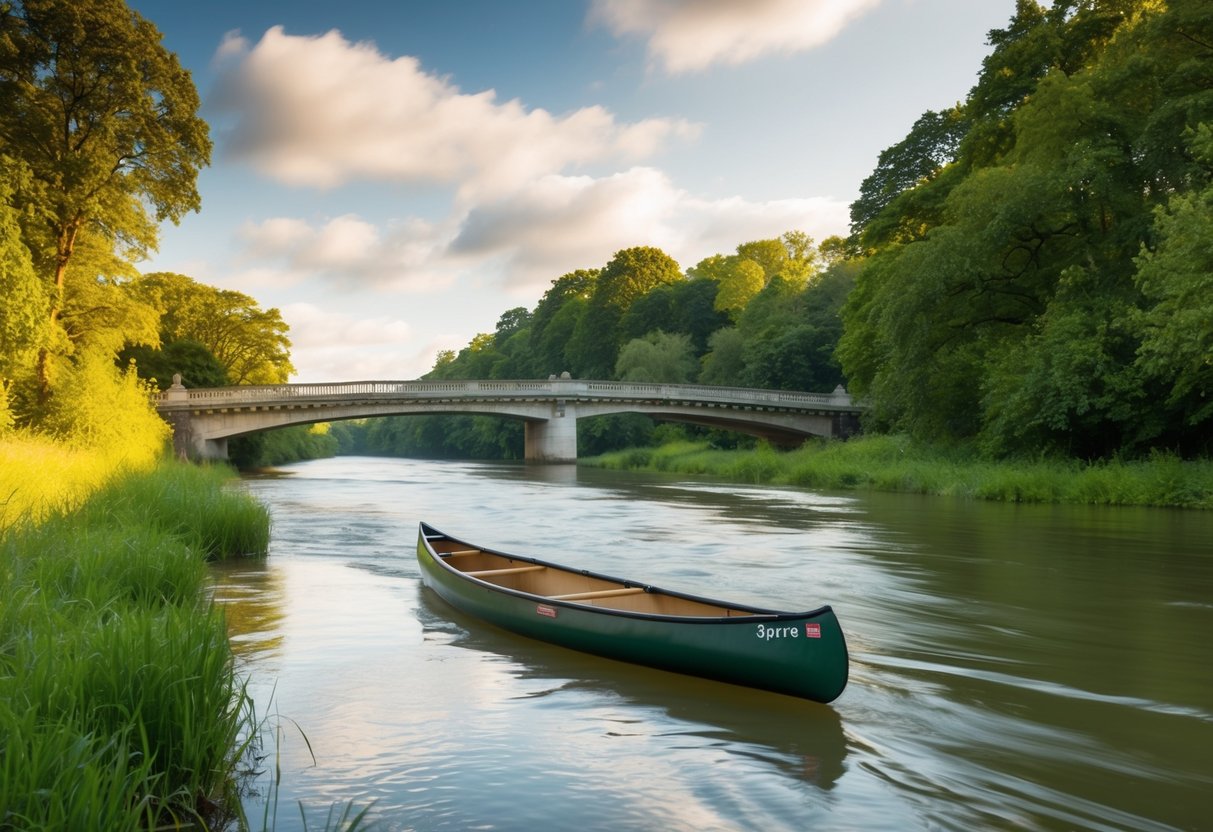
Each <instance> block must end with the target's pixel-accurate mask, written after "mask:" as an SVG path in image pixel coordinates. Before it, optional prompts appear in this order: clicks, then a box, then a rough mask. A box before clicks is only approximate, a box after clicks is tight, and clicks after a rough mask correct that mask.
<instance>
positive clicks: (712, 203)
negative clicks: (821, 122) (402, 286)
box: [448, 167, 848, 294]
mask: <svg viewBox="0 0 1213 832" xmlns="http://www.w3.org/2000/svg"><path fill="white" fill-rule="evenodd" d="M847 216H848V207H847V204H846V203H845V202H841V201H838V200H833V199H827V198H809V199H782V200H769V201H752V200H746V199H742V198H741V197H730V198H727V199H715V200H714V199H704V198H702V197H696V196H694V195H692V194H689V193H687V192H686V191H684V190H682V189H680V188H677V187H675V186H674V184H673V183H672V182H671V181H670V180H669V178H668V177H667V176H666V175H665V174H663V173H661V172H660V171H657V170H653V169H651V168H643V167H641V168H633V169H631V170H629V171H626V172H623V173H619V174H616V175H614V176H609V177H604V178H599V179H595V178H591V177H567V176H548V177H544V178H543V179H541V180H538V181H537V182H535V183H534V184H533V185H532V186H531V187H528V188H526V189H524V190H522V191H520V192H518V193H516V194H514V195H513V196H512V197H511V198H510V199H509V200H508V201H501V202H494V203H485V204H482V205H480V206H478V207H476V208H474V209H473V210H472V211H471V212H469V213H468V215H467V217H466V219H465V220H464V222H463V224H462V227H461V229H460V232H459V234H458V236H456V237H455V239H454V240H453V241H452V243H451V245H450V247H449V250H448V251H449V252H450V253H452V254H458V255H460V256H462V257H464V258H471V257H478V258H483V259H486V260H487V259H494V260H496V261H497V262H498V263H499V264H500V268H501V282H502V283H503V285H504V286H506V287H507V288H510V289H514V290H517V291H519V292H522V293H530V294H533V293H534V292H535V291H536V289H537V288H540V289H541V288H544V287H546V286H547V284H548V283H550V282H551V281H552V280H553V279H555V278H557V277H559V276H560V275H561V274H564V273H566V272H569V271H572V270H573V269H579V268H594V267H597V266H602V265H605V264H606V263H607V261H609V260H610V258H611V257H612V256H613V255H614V253H615V252H616V251H618V250H619V249H621V248H627V247H630V246H637V245H653V246H657V247H658V248H661V249H663V250H664V251H665V252H666V253H667V254H670V255H671V256H672V257H674V259H676V260H677V261H678V262H679V263H680V264H681V265H682V266H683V268H687V267H690V266H693V265H695V264H696V263H698V262H699V261H700V260H701V259H703V258H704V257H707V256H709V255H711V254H719V253H728V252H731V251H733V250H734V249H735V248H736V247H737V245H738V244H739V243H743V242H746V241H749V240H758V239H768V238H772V237H778V236H779V235H780V234H782V233H783V232H785V231H791V230H799V231H804V232H806V233H807V234H809V235H810V236H812V237H814V238H816V239H818V240H820V239H822V238H824V237H827V236H829V235H831V234H838V233H843V232H844V230H845V229H846V223H847Z"/></svg>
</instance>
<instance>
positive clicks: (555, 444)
mask: <svg viewBox="0 0 1213 832" xmlns="http://www.w3.org/2000/svg"><path fill="white" fill-rule="evenodd" d="M524 432H525V439H526V451H525V459H526V461H527V462H546V463H571V462H576V461H577V411H576V407H575V406H573V405H570V404H567V403H566V402H564V401H557V402H556V403H555V404H553V405H552V416H551V418H549V419H546V420H544V421H534V422H531V421H528V422H527V423H526V427H525V428H524Z"/></svg>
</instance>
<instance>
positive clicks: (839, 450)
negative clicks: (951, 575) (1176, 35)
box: [582, 435, 1213, 508]
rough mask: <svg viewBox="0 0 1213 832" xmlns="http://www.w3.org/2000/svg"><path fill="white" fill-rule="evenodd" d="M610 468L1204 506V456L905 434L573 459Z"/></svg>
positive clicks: (1211, 464) (1038, 499)
mask: <svg viewBox="0 0 1213 832" xmlns="http://www.w3.org/2000/svg"><path fill="white" fill-rule="evenodd" d="M582 464H585V465H591V466H597V467H602V468H614V469H617V470H649V471H666V472H670V473H678V474H691V475H709V476H718V477H722V478H725V479H729V480H734V481H738V482H752V483H771V484H778V485H798V486H803V487H806V488H817V489H824V490H848V489H867V490H872V491H902V492H913V493H919V494H936V495H944V496H956V497H969V498H975V499H983V500H1002V501H1008V502H1034V503H1083V504H1099V505H1143V506H1167V507H1179V508H1213V461H1211V460H1183V459H1180V458H1179V457H1177V456H1175V455H1173V454H1165V453H1155V454H1153V455H1151V456H1150V457H1149V458H1147V459H1142V460H1119V459H1113V460H1103V461H1098V462H1092V463H1087V462H1082V461H1079V460H1071V459H1060V458H1048V457H1044V458H1038V459H1009V460H1007V459H1004V460H995V459H990V458H988V457H985V456H983V455H982V454H981V453H980V452H978V451H977V450H976V449H975V448H974V447H972V446H966V445H927V444H924V443H920V442H914V441H912V440H910V439H909V438H907V437H905V436H898V435H882V436H866V437H860V438H856V439H852V440H850V441H847V442H827V441H824V440H822V441H810V442H806V443H805V444H804V445H803V446H802V447H800V448H799V449H797V450H794V451H789V452H777V451H774V450H773V449H771V448H770V447H768V446H766V445H763V444H760V445H759V446H758V448H757V449H756V450H752V451H722V450H713V449H710V448H708V446H707V445H706V444H703V443H687V442H682V443H677V444H671V445H666V446H662V447H660V448H646V449H629V450H625V451H618V452H614V453H609V454H603V455H602V456H599V457H594V458H590V459H584V460H582Z"/></svg>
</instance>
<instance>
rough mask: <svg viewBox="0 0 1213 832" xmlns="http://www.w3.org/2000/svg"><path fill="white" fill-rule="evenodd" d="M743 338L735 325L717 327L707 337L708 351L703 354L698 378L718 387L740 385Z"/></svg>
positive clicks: (743, 369) (743, 362)
mask: <svg viewBox="0 0 1213 832" xmlns="http://www.w3.org/2000/svg"><path fill="white" fill-rule="evenodd" d="M744 349H745V339H744V337H743V336H742V334H741V332H739V331H738V330H737V329H736V328H735V327H727V328H725V329H718V330H716V332H713V333H712V337H711V338H709V339H708V352H707V353H706V354H705V355H704V356H703V358H702V360H701V363H702V364H703V369H702V370H701V371H700V374H699V380H700V381H701V382H702V383H704V384H715V385H718V386H720V387H740V386H741V385H742V376H743V374H744V373H745V358H744V357H743V356H742V351H743V350H744Z"/></svg>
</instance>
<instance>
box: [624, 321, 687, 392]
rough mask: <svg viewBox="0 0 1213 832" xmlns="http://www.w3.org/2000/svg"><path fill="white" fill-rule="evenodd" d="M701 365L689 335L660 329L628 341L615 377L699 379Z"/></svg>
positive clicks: (675, 381) (681, 381) (676, 381)
mask: <svg viewBox="0 0 1213 832" xmlns="http://www.w3.org/2000/svg"><path fill="white" fill-rule="evenodd" d="M698 369H699V364H698V362H697V361H696V360H695V354H694V353H693V352H692V349H691V339H690V337H689V336H687V335H671V334H669V333H665V332H662V331H661V330H657V331H654V332H651V333H649V334H648V335H647V336H645V337H644V338H636V339H633V340H631V341H629V342H628V343H626V344H624V346H623V348H622V349H620V350H619V360H618V361H617V362H616V364H615V378H617V379H619V380H620V381H641V382H643V381H650V382H667V383H670V384H685V383H687V382H690V381H694V380H695V376H696V374H697V371H698Z"/></svg>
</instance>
